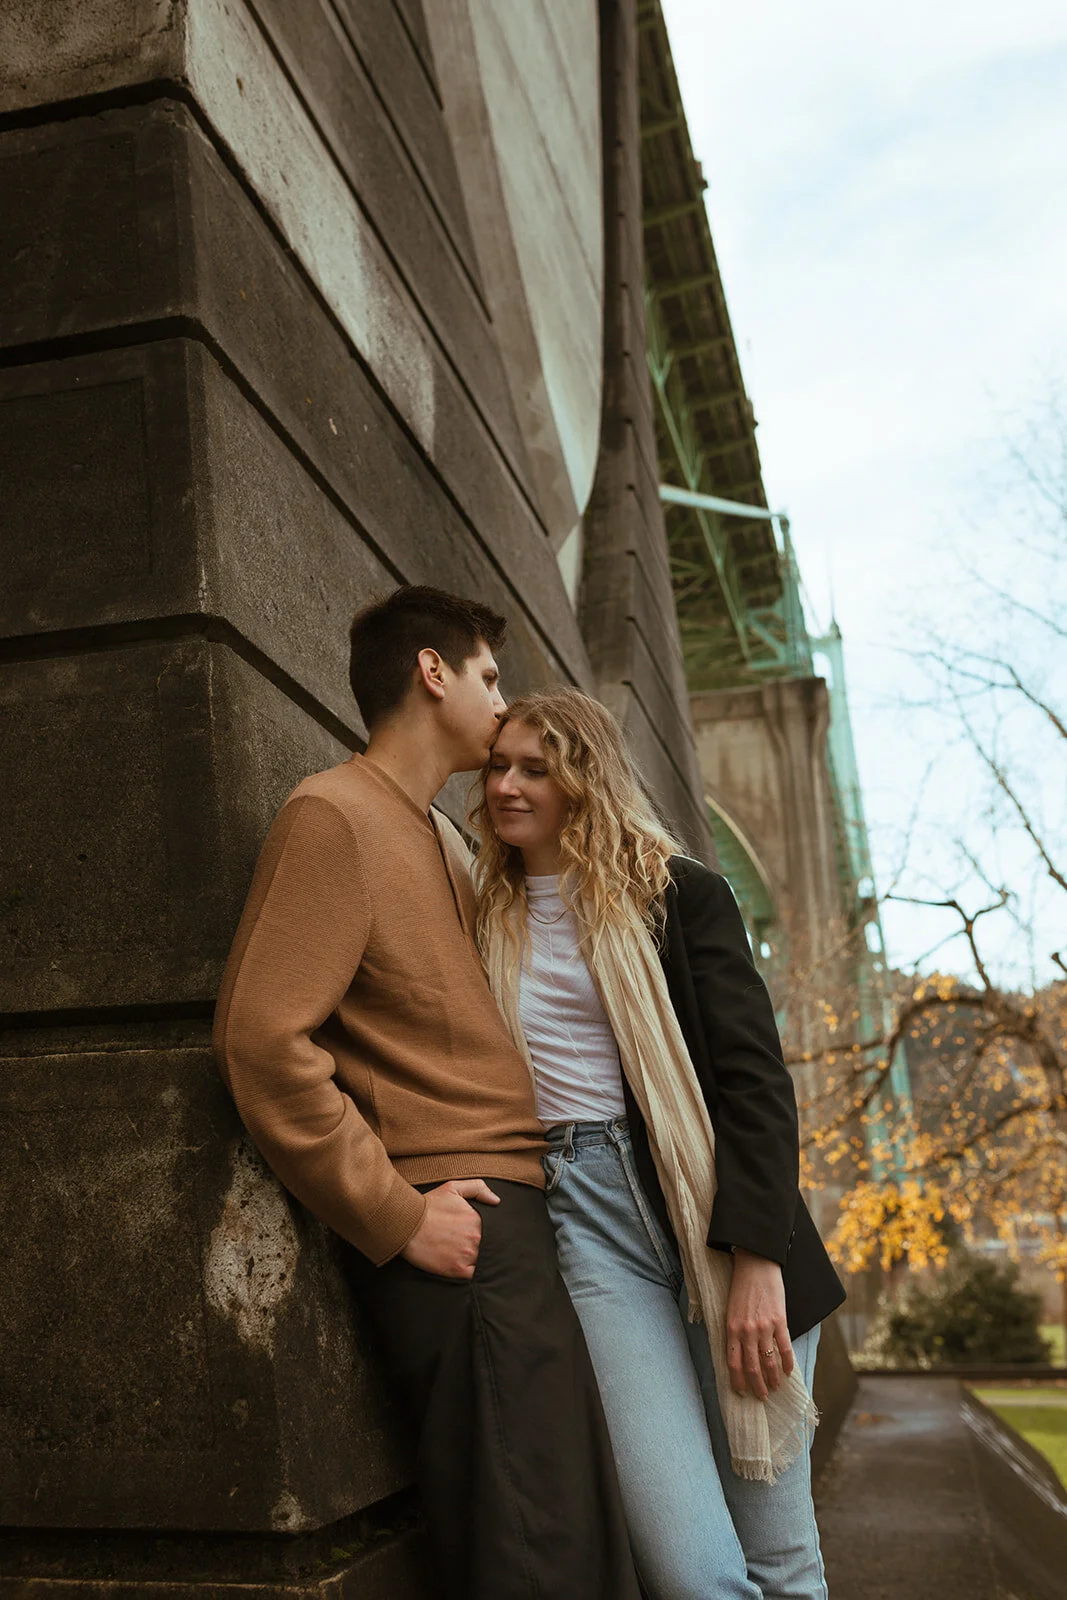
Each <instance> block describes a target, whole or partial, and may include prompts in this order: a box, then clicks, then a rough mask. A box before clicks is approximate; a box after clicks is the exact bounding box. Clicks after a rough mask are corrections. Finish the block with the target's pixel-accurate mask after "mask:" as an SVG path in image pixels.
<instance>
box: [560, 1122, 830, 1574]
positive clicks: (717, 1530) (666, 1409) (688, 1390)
mask: <svg viewBox="0 0 1067 1600" xmlns="http://www.w3.org/2000/svg"><path fill="white" fill-rule="evenodd" d="M547 1138H548V1143H549V1150H548V1154H547V1155H546V1156H545V1158H544V1162H545V1172H546V1175H547V1178H548V1208H549V1215H550V1216H551V1218H552V1222H553V1225H554V1227H555V1230H556V1245H557V1248H558V1251H559V1262H560V1270H561V1271H562V1274H563V1278H564V1281H565V1283H566V1285H567V1288H568V1290H569V1291H570V1296H571V1299H572V1300H573V1302H574V1307H575V1310H576V1311H577V1313H578V1316H579V1319H580V1320H581V1324H582V1329H583V1331H584V1333H585V1338H586V1343H587V1344H588V1346H589V1353H590V1355H591V1356H592V1358H593V1366H594V1368H595V1370H596V1376H597V1382H598V1383H599V1385H600V1393H601V1397H602V1399H603V1402H604V1411H605V1415H606V1416H607V1422H608V1429H609V1432H610V1434H611V1442H612V1447H613V1449H614V1452H615V1460H616V1463H617V1466H618V1471H619V1482H620V1485H621V1487H622V1498H623V1504H624V1506H625V1509H626V1519H627V1523H628V1525H629V1530H630V1539H631V1543H632V1545H633V1550H634V1559H635V1562H636V1565H637V1570H638V1574H639V1576H640V1578H641V1582H642V1584H643V1585H644V1587H645V1589H646V1591H647V1593H648V1596H649V1600H826V1581H825V1578H824V1576H823V1565H822V1556H821V1554H820V1551H819V1534H818V1529H817V1528H816V1526H815V1512H814V1509H813V1507H812V1502H811V1464H810V1459H809V1456H808V1453H807V1451H805V1452H804V1453H803V1454H802V1455H801V1456H800V1458H799V1459H798V1460H797V1461H795V1462H794V1464H793V1465H792V1466H791V1467H790V1468H789V1469H788V1471H786V1472H784V1473H782V1475H781V1477H780V1478H779V1479H778V1481H777V1483H774V1484H767V1483H754V1482H752V1481H750V1480H749V1479H745V1478H739V1477H737V1476H736V1475H735V1473H734V1472H733V1470H732V1468H731V1466H730V1452H729V1448H728V1445H727V1440H726V1430H725V1428H724V1426H723V1421H722V1417H721V1414H720V1412H719V1402H718V1398H717V1395H716V1391H715V1376H714V1372H713V1371H712V1364H711V1354H710V1351H709V1349H708V1338H707V1334H706V1332H705V1330H704V1328H703V1327H702V1326H701V1325H700V1324H699V1323H691V1322H689V1321H688V1320H687V1318H686V1310H687V1300H686V1294H685V1286H684V1283H683V1281H682V1271H681V1267H680V1265H679V1260H678V1250H677V1246H676V1245H675V1242H674V1240H673V1238H670V1237H669V1236H668V1235H666V1234H665V1233H664V1231H663V1228H662V1227H661V1225H660V1223H659V1222H658V1220H657V1219H656V1216H655V1214H654V1212H653V1211H652V1208H651V1207H650V1205H649V1204H648V1201H647V1199H646V1197H645V1194H644V1192H643V1190H642V1189H641V1186H640V1184H639V1182H638V1178H637V1170H636V1167H635V1165H634V1159H633V1147H632V1145H631V1143H630V1135H629V1130H628V1127H627V1123H626V1119H625V1117H616V1118H615V1119H614V1120H613V1121H610V1122H571V1123H565V1124H562V1125H561V1126H559V1127H557V1128H553V1129H551V1130H550V1131H549V1133H548V1135H547ZM818 1340H819V1330H818V1328H813V1329H812V1330H811V1332H810V1333H806V1334H804V1335H803V1336H802V1337H801V1338H799V1339H797V1340H796V1342H795V1344H794V1347H793V1349H794V1354H795V1356H796V1360H797V1362H798V1364H799V1366H800V1370H801V1372H802V1373H803V1375H804V1379H805V1381H806V1383H807V1384H808V1386H809V1387H810V1385H811V1379H812V1374H813V1372H814V1369H815V1352H816V1347H817V1345H818Z"/></svg>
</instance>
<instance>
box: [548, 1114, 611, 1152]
mask: <svg viewBox="0 0 1067 1600" xmlns="http://www.w3.org/2000/svg"><path fill="white" fill-rule="evenodd" d="M629 1134H630V1124H629V1122H628V1121H627V1120H626V1118H625V1117H608V1118H606V1119H605V1120H604V1121H603V1122H557V1123H556V1124H555V1126H554V1127H551V1128H548V1129H546V1130H545V1138H546V1140H547V1141H548V1148H549V1149H550V1150H566V1151H567V1153H568V1154H570V1152H571V1151H573V1150H580V1149H582V1147H583V1146H588V1145H595V1144H617V1143H618V1141H619V1140H620V1139H626V1138H628V1137H629Z"/></svg>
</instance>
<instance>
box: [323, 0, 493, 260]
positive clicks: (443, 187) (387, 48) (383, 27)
mask: <svg viewBox="0 0 1067 1600" xmlns="http://www.w3.org/2000/svg"><path fill="white" fill-rule="evenodd" d="M332 4H333V9H334V11H335V12H336V13H337V16H338V17H339V18H340V19H341V23H342V25H343V27H344V29H345V32H346V33H347V34H348V37H349V38H350V39H351V41H352V44H353V46H354V48H355V50H356V52H357V54H358V55H359V57H360V60H361V61H362V62H363V64H364V66H365V68H366V70H367V75H368V77H369V78H370V79H371V80H372V82H373V84H374V89H375V93H376V94H377V95H378V96H379V97H380V98H381V101H382V104H383V106H384V107H385V110H386V112H387V113H388V116H389V120H390V122H391V123H392V125H393V127H394V128H395V130H396V136H397V138H398V139H399V140H400V142H401V143H402V144H403V145H404V147H405V149H406V150H407V152H408V154H409V156H410V157H411V160H412V161H413V162H414V163H415V164H416V166H417V167H418V168H419V170H420V172H421V174H422V181H423V182H424V184H425V185H426V188H427V190H428V191H429V193H430V194H431V195H432V197H433V200H434V204H435V205H436V207H437V209H438V210H439V211H440V212H441V214H442V216H443V217H444V219H445V221H446V223H447V226H448V228H449V231H450V232H451V233H452V235H453V237H454V238H455V239H456V241H457V243H458V244H459V245H460V246H461V253H462V255H463V257H464V259H465V260H466V261H468V262H469V263H470V271H471V275H472V277H473V279H474V281H475V282H476V283H478V282H479V281H480V275H479V270H478V263H477V260H476V257H475V252H474V241H473V240H472V238H471V232H470V226H469V223H468V221H467V211H466V206H465V205H464V201H463V191H462V189H461V188H460V182H459V174H458V172H457V171H456V161H455V156H454V154H453V151H452V144H451V141H450V140H449V138H448V137H447V133H445V131H444V122H443V119H442V114H441V96H440V93H439V90H438V87H437V81H436V74H435V72H434V70H433V61H432V56H431V51H430V47H429V38H428V35H427V33H426V27H425V20H424V19H423V18H422V16H421V6H420V5H419V3H418V0H414V4H413V5H412V7H411V8H410V9H409V11H408V12H407V13H406V14H405V13H404V10H403V7H402V6H398V5H397V4H396V3H395V0H332ZM416 12H417V13H418V17H417V20H416V26H415V27H414V28H413V27H411V26H410V23H411V22H412V20H415V19H416ZM405 23H408V24H409V25H408V26H405Z"/></svg>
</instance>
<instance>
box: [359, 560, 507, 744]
mask: <svg viewBox="0 0 1067 1600" xmlns="http://www.w3.org/2000/svg"><path fill="white" fill-rule="evenodd" d="M506 630H507V622H506V621H505V619H504V618H503V617H499V616H497V614H496V612H495V611H490V609H489V607H488V606H483V605H479V604H478V602H477V601H476V600H463V599H461V598H460V596H459V595H456V594H446V593H445V591H444V590H443V589H431V588H429V587H427V586H426V585H417V586H412V587H405V588H400V589H394V591H393V593H392V594H391V595H389V596H388V597H387V598H386V599H385V600H377V601H375V602H374V603H373V604H372V605H369V606H364V608H363V610H362V611H358V612H357V613H356V616H355V618H354V620H353V622H352V631H351V634H350V635H349V637H350V640H351V645H352V654H351V660H350V666H349V678H350V680H351V684H352V693H353V694H354V695H355V697H356V703H357V705H358V706H359V709H360V711H361V712H362V714H363V720H364V722H365V723H366V724H367V727H368V728H372V727H373V726H374V724H375V723H376V722H380V721H381V719H382V717H385V716H388V715H389V713H390V712H391V711H396V710H397V708H398V707H399V706H400V705H402V704H403V701H404V697H405V696H406V695H407V692H408V690H409V689H410V688H411V685H412V682H413V679H414V676H415V669H416V667H417V666H418V664H419V651H420V650H436V651H437V654H438V655H439V656H440V657H441V659H442V660H443V661H447V663H448V665H449V666H450V667H451V668H452V671H453V672H459V671H461V670H462V667H463V663H464V662H465V661H469V660H470V658H471V656H476V655H477V654H478V651H479V649H480V647H481V646H482V645H483V644H487V645H488V646H489V648H490V650H499V649H500V647H501V645H502V644H503V643H504V634H505V632H506Z"/></svg>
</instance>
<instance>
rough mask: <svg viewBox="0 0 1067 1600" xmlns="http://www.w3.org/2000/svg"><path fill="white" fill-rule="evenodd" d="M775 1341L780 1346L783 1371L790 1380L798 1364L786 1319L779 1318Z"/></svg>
mask: <svg viewBox="0 0 1067 1600" xmlns="http://www.w3.org/2000/svg"><path fill="white" fill-rule="evenodd" d="M774 1341H775V1343H776V1344H777V1346H778V1355H779V1357H780V1359H781V1363H782V1371H783V1372H784V1373H785V1375H786V1377H787V1378H788V1376H789V1374H790V1373H791V1372H792V1370H793V1368H794V1367H795V1366H796V1362H795V1361H794V1359H793V1344H792V1341H791V1339H790V1337H789V1327H788V1324H787V1323H786V1320H785V1318H784V1317H781V1318H779V1320H778V1323H777V1325H776V1327H775V1330H774Z"/></svg>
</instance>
